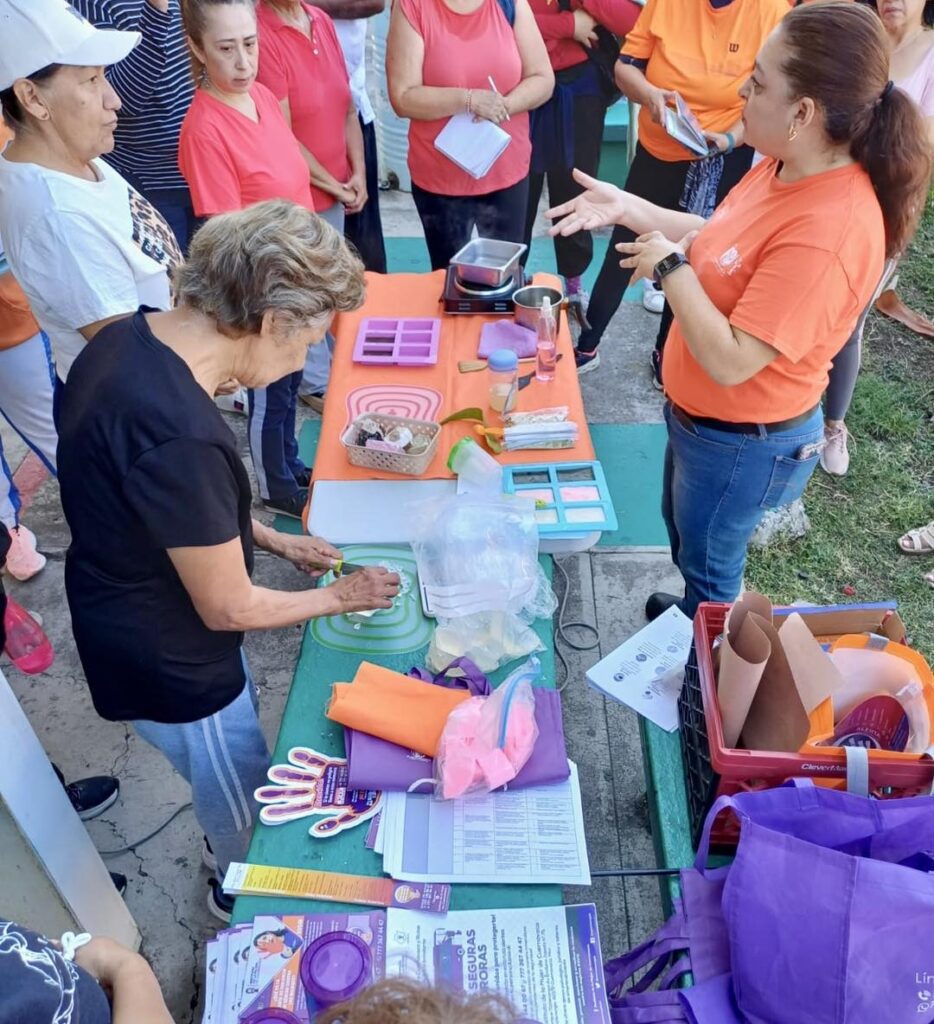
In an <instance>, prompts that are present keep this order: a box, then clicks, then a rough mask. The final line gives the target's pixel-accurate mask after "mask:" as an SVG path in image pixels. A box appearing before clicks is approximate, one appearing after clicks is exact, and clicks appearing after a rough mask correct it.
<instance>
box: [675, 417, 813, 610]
mask: <svg viewBox="0 0 934 1024" xmlns="http://www.w3.org/2000/svg"><path fill="white" fill-rule="evenodd" d="M665 422H666V423H667V425H668V447H667V448H666V450H665V470H664V478H663V481H662V516H663V518H664V520H665V526H666V527H667V528H668V536H669V538H670V540H671V560H672V561H673V562H674V563H675V565H676V566H677V567H678V568H679V569H680V570H681V575H682V576H683V577H684V584H685V595H684V599H683V600H682V601H681V610H682V611H683V612H684V613H685V614H686V615H689V616H692V617H693V615H694V613H695V611H697V606H698V604H700V602H701V601H733V600H735V599H736V597H737V596H738V595H739V592H740V588H741V587H742V583H743V569H744V568H745V566H746V545H747V544H748V543H749V538H750V537H751V536H752V534H753V531H754V530H755V528H756V526H757V525H758V523H759V520H760V519H761V518H762V513H763V512H764V511H765V510H766V509H769V508H778V507H779V506H781V505H787V504H788V503H789V502H791V501H794V500H795V499H796V498H799V497H800V496H801V495H802V493H803V492H804V488H805V487H806V486H807V482H808V480H810V479H811V474H812V473H813V472H814V468H815V467H816V466H817V461H818V459H819V457H820V454H819V452H818V453H815V454H811V455H808V457H806V458H803V459H801V458H798V453H799V450H800V449H801V448H802V447H804V446H805V445H814V444H816V443H817V442H818V441H820V440H822V439H823V436H824V417H823V413H822V411H821V409H820V408H817V409H815V411H814V414H813V415H812V416H811V417H810V418H809V419H808V420H807V422H805V423H802V424H800V425H799V426H796V427H793V428H792V429H791V430H787V431H782V432H777V433H769V434H767V435H766V436H759V435H758V434H731V433H728V432H727V431H724V430H714V429H711V428H710V427H706V426H701V425H699V424H695V426H694V429H693V430H689V429H688V428H687V427H686V426H684V424H683V423H681V421H680V420H678V419H677V418H676V417H675V415H674V413H673V412H672V409H671V405H670V403H669V404H667V405H666V406H665Z"/></svg>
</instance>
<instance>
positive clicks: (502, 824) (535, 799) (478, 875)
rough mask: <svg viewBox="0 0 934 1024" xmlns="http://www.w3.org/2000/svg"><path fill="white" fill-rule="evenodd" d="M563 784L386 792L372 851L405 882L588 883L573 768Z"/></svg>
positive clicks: (587, 868) (582, 813) (587, 865)
mask: <svg viewBox="0 0 934 1024" xmlns="http://www.w3.org/2000/svg"><path fill="white" fill-rule="evenodd" d="M568 763H569V765H570V776H569V777H568V778H567V779H565V780H564V781H563V782H557V783H553V784H551V785H547V786H530V787H528V788H525V789H506V790H505V791H503V790H498V791H496V792H494V793H487V794H483V795H479V794H478V795H475V796H467V797H462V798H459V799H457V800H438V799H437V798H435V797H434V796H431V795H426V794H419V793H386V794H385V796H386V798H387V799H386V801H385V805H384V808H383V812H382V814H381V816H380V825H379V835H378V837H377V840H376V850H377V852H381V853H382V854H383V870H384V871H385V872H386V873H387V874H388V875H390V876H391V877H392V878H395V879H401V880H403V881H405V882H408V883H410V884H415V883H428V882H429V881H430V882H434V883H445V882H474V883H476V882H483V883H502V882H511V883H513V884H518V885H529V884H533V885H534V884H542V885H546V884H553V885H590V864H589V862H588V859H587V841H586V838H585V836H584V812H583V808H582V804H581V792H580V781H579V779H578V774H577V766H576V765H575V764H573V762H568Z"/></svg>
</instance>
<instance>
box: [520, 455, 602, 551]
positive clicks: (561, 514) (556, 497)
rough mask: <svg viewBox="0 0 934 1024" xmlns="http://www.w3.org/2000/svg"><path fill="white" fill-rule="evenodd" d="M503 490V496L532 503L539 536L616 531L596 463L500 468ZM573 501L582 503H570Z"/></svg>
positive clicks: (598, 465)
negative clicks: (586, 529) (520, 497)
mask: <svg viewBox="0 0 934 1024" xmlns="http://www.w3.org/2000/svg"><path fill="white" fill-rule="evenodd" d="M503 489H504V490H505V492H506V493H507V494H518V495H526V496H528V497H529V498H531V499H533V500H534V501H535V519H536V522H537V523H538V532H539V533H540V534H559V533H560V534H567V533H574V532H575V531H578V532H579V531H580V529H581V528H582V527H590V528H591V529H592V530H608V531H612V530H616V529H618V527H619V522H618V520H617V518H616V510H615V509H614V508H613V500H612V498H611V496H610V489H609V487H608V486H607V483H606V477H605V476H604V474H603V467H602V466H601V465H600V463H599V462H556V463H544V464H542V463H539V464H536V465H529V466H504V467H503ZM585 496H586V497H585ZM577 497H580V498H581V499H582V500H573V499H574V498H577ZM546 499H548V500H546Z"/></svg>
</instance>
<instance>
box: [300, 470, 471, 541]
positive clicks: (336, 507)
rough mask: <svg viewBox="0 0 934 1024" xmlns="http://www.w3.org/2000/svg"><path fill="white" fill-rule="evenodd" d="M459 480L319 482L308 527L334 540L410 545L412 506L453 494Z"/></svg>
mask: <svg viewBox="0 0 934 1024" xmlns="http://www.w3.org/2000/svg"><path fill="white" fill-rule="evenodd" d="M455 489H456V482H455V481H454V480H319V481H317V482H316V483H315V485H314V488H313V489H312V492H311V508H310V509H309V512H308V531H309V533H313V534H315V535H316V536H318V537H324V538H325V539H326V540H328V541H329V542H330V543H331V544H338V545H340V544H409V543H411V541H412V524H413V521H414V518H415V517H414V516H413V515H412V509H411V507H410V506H411V505H412V504H413V503H415V502H419V501H426V500H429V499H431V498H450V497H452V496H453V495H454V493H455Z"/></svg>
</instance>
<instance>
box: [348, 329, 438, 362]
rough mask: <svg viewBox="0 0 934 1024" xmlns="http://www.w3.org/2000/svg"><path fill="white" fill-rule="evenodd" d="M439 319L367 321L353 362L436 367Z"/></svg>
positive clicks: (358, 334) (358, 331)
mask: <svg viewBox="0 0 934 1024" xmlns="http://www.w3.org/2000/svg"><path fill="white" fill-rule="evenodd" d="M440 335H441V320H440V319H439V318H438V317H398V318H390V317H379V318H374V317H367V318H366V319H365V320H363V321H362V322H361V324H360V327H359V329H358V330H357V340H356V343H355V344H354V350H353V361H354V362H355V363H369V364H372V365H375V366H390V365H393V366H432V365H434V364H435V363H436V362H437V361H438V340H439V338H440Z"/></svg>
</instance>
